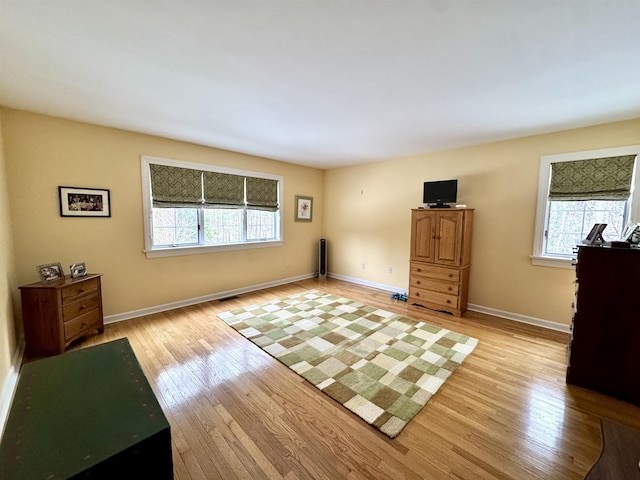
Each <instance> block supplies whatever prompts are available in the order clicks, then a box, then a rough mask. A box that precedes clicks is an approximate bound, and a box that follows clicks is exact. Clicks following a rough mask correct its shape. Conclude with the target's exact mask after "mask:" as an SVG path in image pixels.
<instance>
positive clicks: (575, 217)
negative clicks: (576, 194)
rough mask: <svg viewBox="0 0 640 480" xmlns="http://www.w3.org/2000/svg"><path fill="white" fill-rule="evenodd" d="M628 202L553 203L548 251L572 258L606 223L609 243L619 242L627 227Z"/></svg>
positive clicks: (551, 204) (548, 234) (550, 215)
mask: <svg viewBox="0 0 640 480" xmlns="http://www.w3.org/2000/svg"><path fill="white" fill-rule="evenodd" d="M626 203H627V202H625V201H621V200H620V201H604V200H589V201H584V202H562V201H550V202H549V224H548V226H547V232H548V233H547V247H546V252H545V253H548V254H552V255H572V254H573V248H574V247H575V246H576V245H578V244H580V243H581V242H582V240H584V239H585V237H586V236H587V234H588V233H589V231H590V230H591V228H592V227H593V225H594V224H595V223H606V224H607V228H606V229H605V231H604V233H603V237H604V239H605V240H618V239H619V238H620V236H621V235H622V229H623V227H624V221H625V218H624V215H625V205H626Z"/></svg>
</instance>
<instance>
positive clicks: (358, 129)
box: [0, 0, 640, 168]
mask: <svg viewBox="0 0 640 480" xmlns="http://www.w3.org/2000/svg"><path fill="white" fill-rule="evenodd" d="M638 20H640V0H608V1H607V0H580V1H578V0H511V1H508V0H423V1H418V0H412V1H408V0H407V1H405V0H340V1H338V0H315V1H312V0H228V1H221V0H210V1H204V0H201V1H197V0H190V1H179V0H174V1H162V0H128V1H105V0H76V1H71V0H58V1H44V0H40V1H36V0H0V104H1V105H5V106H8V107H14V108H18V109H23V110H28V111H34V112H39V113H44V114H48V115H54V116H59V117H64V118H70V119H74V120H80V121H84V122H89V123H95V124H99V125H106V126H111V127H117V128H123V129H127V130H133V131H137V132H143V133H149V134H154V135H160V136H163V137H168V138H173V139H178V140H185V141H189V142H194V143H198V144H202V145H209V146H214V147H218V148H223V149H228V150H233V151H238V152H244V153H250V154H255V155H260V156H264V157H269V158H274V159H279V160H284V161H288V162H293V163H298V164H303V165H310V166H315V167H319V168H331V167H336V166H342V165H350V164H356V163H361V162H370V161H376V160H381V159H386V158H394V157H400V156H407V155H411V154H416V153H422V152H429V151H436V150H443V149H450V148H454V147H458V146H465V145H472V144H478V143H484V142H487V141H493V140H502V139H508V138H514V137H521V136H526V135H532V134H537V133H544V132H550V131H557V130H563V129H569V128H575V127H581V126H586V125H594V124H599V123H606V122H611V121H616V120H623V119H629V118H637V117H640V44H639V42H638V33H639V29H638Z"/></svg>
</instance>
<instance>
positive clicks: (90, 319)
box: [64, 309, 102, 342]
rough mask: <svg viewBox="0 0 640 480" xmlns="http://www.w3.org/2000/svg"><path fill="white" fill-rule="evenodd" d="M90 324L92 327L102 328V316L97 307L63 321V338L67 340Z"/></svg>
mask: <svg viewBox="0 0 640 480" xmlns="http://www.w3.org/2000/svg"><path fill="white" fill-rule="evenodd" d="M92 326H93V328H99V329H101V328H102V317H101V315H100V310H99V309H97V310H93V311H91V312H88V313H86V314H84V315H80V316H79V317H76V318H74V319H72V320H69V321H68V322H64V338H65V340H66V341H67V342H68V341H70V340H72V339H73V338H74V337H76V336H77V335H78V334H80V333H82V332H84V331H86V330H87V329H89V328H90V327H92Z"/></svg>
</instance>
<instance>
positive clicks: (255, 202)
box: [247, 177, 278, 212]
mask: <svg viewBox="0 0 640 480" xmlns="http://www.w3.org/2000/svg"><path fill="white" fill-rule="evenodd" d="M247 206H248V207H249V208H251V209H253V210H268V211H270V212H275V211H276V210H278V181H277V180H270V179H268V178H255V177H247Z"/></svg>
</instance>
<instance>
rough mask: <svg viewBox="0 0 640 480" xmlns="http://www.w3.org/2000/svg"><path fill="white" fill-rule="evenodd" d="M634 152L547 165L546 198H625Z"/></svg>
mask: <svg viewBox="0 0 640 480" xmlns="http://www.w3.org/2000/svg"><path fill="white" fill-rule="evenodd" d="M635 160H636V156H635V155H624V156H620V157H609V158H593V159H588V160H577V161H575V162H557V163H552V164H551V183H550V186H549V200H563V201H581V200H627V199H628V198H629V195H631V181H632V179H633V167H634V164H635Z"/></svg>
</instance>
